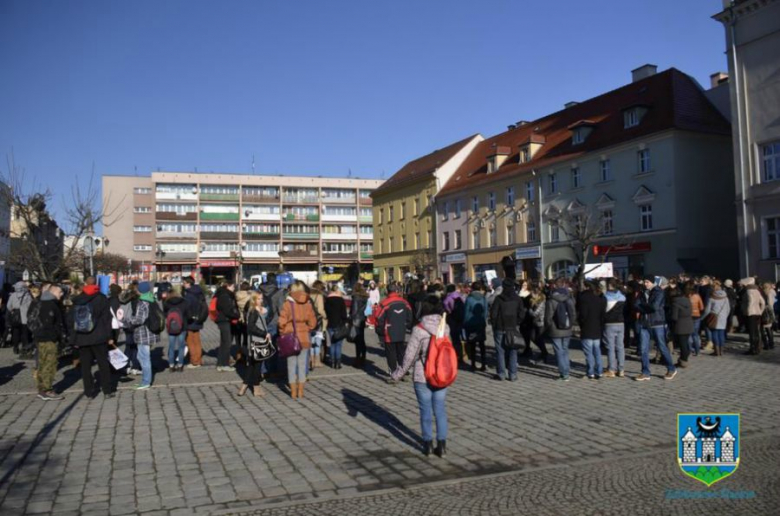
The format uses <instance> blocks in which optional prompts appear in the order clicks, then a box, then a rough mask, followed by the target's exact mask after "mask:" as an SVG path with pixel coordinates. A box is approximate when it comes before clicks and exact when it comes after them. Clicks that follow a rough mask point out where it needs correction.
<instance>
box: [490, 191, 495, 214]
mask: <svg viewBox="0 0 780 516" xmlns="http://www.w3.org/2000/svg"><path fill="white" fill-rule="evenodd" d="M488 210H490V211H496V192H489V193H488Z"/></svg>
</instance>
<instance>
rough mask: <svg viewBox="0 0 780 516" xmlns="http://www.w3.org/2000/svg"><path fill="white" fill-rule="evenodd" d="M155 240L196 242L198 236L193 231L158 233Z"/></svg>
mask: <svg viewBox="0 0 780 516" xmlns="http://www.w3.org/2000/svg"><path fill="white" fill-rule="evenodd" d="M157 238H158V239H159V238H165V239H171V238H173V239H176V240H197V239H198V234H197V233H195V232H194V231H189V232H182V231H158V232H157Z"/></svg>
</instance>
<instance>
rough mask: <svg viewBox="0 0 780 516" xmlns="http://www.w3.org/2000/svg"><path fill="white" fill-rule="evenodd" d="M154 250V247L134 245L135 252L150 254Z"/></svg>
mask: <svg viewBox="0 0 780 516" xmlns="http://www.w3.org/2000/svg"><path fill="white" fill-rule="evenodd" d="M151 250H152V246H150V245H134V246H133V251H137V252H139V253H148V252H150V251H151Z"/></svg>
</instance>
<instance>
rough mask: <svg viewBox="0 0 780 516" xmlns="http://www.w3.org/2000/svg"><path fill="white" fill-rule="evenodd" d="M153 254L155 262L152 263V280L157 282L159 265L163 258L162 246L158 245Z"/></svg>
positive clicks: (158, 279)
mask: <svg viewBox="0 0 780 516" xmlns="http://www.w3.org/2000/svg"><path fill="white" fill-rule="evenodd" d="M154 255H155V256H156V257H157V263H155V265H154V281H155V282H159V281H160V265H161V263H160V262H162V259H163V258H165V251H163V250H162V248H161V247H160V246H159V245H158V246H157V251H155V253H154Z"/></svg>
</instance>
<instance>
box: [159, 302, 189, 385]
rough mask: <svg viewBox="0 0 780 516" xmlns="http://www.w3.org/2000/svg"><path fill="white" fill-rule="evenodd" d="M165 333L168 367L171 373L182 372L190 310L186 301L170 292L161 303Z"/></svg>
mask: <svg viewBox="0 0 780 516" xmlns="http://www.w3.org/2000/svg"><path fill="white" fill-rule="evenodd" d="M163 313H164V314H165V331H166V332H167V333H168V367H169V368H170V370H171V372H176V371H178V372H180V373H181V372H183V371H184V350H185V349H186V345H187V344H186V342H187V322H188V321H189V320H190V310H189V305H188V304H187V301H186V300H185V299H184V298H183V297H181V296H180V295H179V293H178V292H176V290H171V291H170V292H168V295H167V296H166V298H165V301H163Z"/></svg>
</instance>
